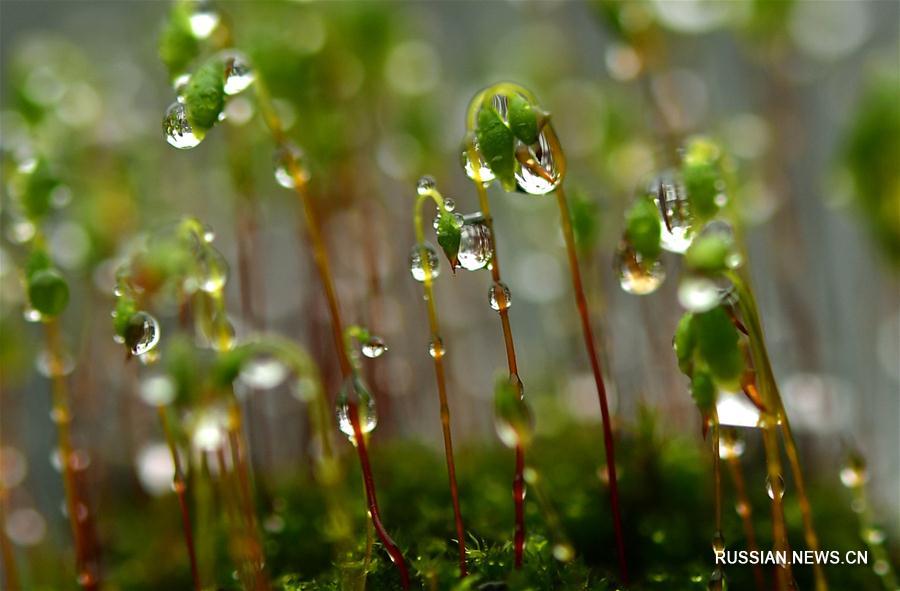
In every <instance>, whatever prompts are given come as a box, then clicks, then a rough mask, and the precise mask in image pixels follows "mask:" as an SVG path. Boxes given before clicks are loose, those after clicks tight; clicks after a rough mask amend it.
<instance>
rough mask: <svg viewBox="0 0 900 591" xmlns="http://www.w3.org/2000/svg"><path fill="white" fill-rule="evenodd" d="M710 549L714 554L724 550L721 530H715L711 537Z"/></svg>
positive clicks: (723, 537)
mask: <svg viewBox="0 0 900 591" xmlns="http://www.w3.org/2000/svg"><path fill="white" fill-rule="evenodd" d="M712 550H713V553H714V554H720V553H722V552H724V551H725V536H723V535H722V531H721V530H716V533H714V534H713V539H712Z"/></svg>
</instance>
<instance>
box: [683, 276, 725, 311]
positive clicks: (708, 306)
mask: <svg viewBox="0 0 900 591" xmlns="http://www.w3.org/2000/svg"><path fill="white" fill-rule="evenodd" d="M725 281H727V280H725ZM728 287H730V283H729V284H728ZM727 291H728V288H727V287H723V286H722V280H717V279H713V278H711V277H705V276H701V275H686V276H685V277H683V278H682V279H681V282H680V283H679V284H678V303H680V304H681V305H682V306H684V308H685V309H687V310H690V311H691V312H706V311H709V310H712V309H713V308H715V307H716V306H718V305H719V304H720V303H721V301H722V296H723V295H724V294H725V293H726V292H727Z"/></svg>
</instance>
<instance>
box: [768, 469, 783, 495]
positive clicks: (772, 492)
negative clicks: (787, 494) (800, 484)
mask: <svg viewBox="0 0 900 591" xmlns="http://www.w3.org/2000/svg"><path fill="white" fill-rule="evenodd" d="M776 488H777V489H778V498H779V499H781V498H782V497H784V478H783V477H782V476H781V474H779V475H778V477H777V478H776V479H775V484H774V485H773V484H772V479H771V478H770V477H769V476H766V494H767V495H769V498H770V499H772V500H775V489H776Z"/></svg>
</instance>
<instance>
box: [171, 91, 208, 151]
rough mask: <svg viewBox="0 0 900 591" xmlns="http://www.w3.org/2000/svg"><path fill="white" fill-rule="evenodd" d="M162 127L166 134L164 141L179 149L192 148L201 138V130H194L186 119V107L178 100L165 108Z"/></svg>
mask: <svg viewBox="0 0 900 591" xmlns="http://www.w3.org/2000/svg"><path fill="white" fill-rule="evenodd" d="M162 127H163V132H164V133H165V134H166V141H167V142H169V144H170V145H172V146H175V147H176V148H178V149H179V150H187V149H190V148H193V147H195V146H196V145H197V144H199V143H200V142H201V141H202V140H203V134H202V133H201V132H194V128H193V127H191V123H190V121H188V116H187V109H186V108H185V106H184V105H183V104H181V103H179V102H174V103H172V104H171V105H170V106H169V108H168V109H166V117H165V119H163V124H162Z"/></svg>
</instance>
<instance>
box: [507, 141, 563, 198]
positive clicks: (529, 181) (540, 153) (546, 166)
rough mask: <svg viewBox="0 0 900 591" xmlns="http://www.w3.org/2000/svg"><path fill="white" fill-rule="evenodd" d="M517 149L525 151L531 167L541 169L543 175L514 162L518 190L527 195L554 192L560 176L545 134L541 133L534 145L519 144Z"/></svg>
mask: <svg viewBox="0 0 900 591" xmlns="http://www.w3.org/2000/svg"><path fill="white" fill-rule="evenodd" d="M518 149H519V150H524V151H525V153H526V154H527V157H528V160H529V162H533V165H535V166H537V167H540V168H541V169H543V173H541V172H540V171H535V170H532V167H531V166H528V165H526V164H521V163H519V162H516V169H515V176H516V184H517V185H518V186H519V189H521V190H522V191H524V192H526V193H528V194H529V195H546V194H547V193H550V192H551V191H553V190H555V189H556V187H558V186H559V183H560V181H561V180H562V175H561V174H560V171H559V167H558V165H557V162H556V155H554V154H553V150H551V148H550V143H549V141H548V140H547V135H546V133H545V132H541V133H540V134H539V135H538V141H537V142H536V143H535V144H534V145H531V146H525V145H524V144H521V145H520V146H519V148H518Z"/></svg>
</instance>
